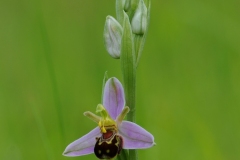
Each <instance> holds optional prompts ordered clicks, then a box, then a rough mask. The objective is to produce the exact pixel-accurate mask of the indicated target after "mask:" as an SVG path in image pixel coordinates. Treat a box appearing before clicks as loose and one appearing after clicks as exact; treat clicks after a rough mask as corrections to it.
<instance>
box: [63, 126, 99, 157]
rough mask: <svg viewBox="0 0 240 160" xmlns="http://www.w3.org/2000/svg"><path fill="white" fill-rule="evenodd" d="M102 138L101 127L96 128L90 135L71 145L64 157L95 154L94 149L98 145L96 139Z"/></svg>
mask: <svg viewBox="0 0 240 160" xmlns="http://www.w3.org/2000/svg"><path fill="white" fill-rule="evenodd" d="M100 136H101V133H100V129H99V127H97V128H94V129H93V130H92V131H90V132H89V133H88V134H86V135H84V136H83V137H81V138H79V139H77V140H76V141H74V142H72V143H71V144H69V145H68V146H67V148H66V149H65V151H64V152H63V155H64V156H69V157H75V156H82V155H86V154H91V153H93V152H94V150H93V149H94V146H95V143H96V137H100Z"/></svg>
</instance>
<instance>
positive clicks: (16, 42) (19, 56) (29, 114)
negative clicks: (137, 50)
mask: <svg viewBox="0 0 240 160" xmlns="http://www.w3.org/2000/svg"><path fill="white" fill-rule="evenodd" d="M239 6H240V1H239V0H229V1H225V0H210V1H209V0H195V1H193V0H182V1H176V0H160V1H159V0H152V10H151V23H150V28H149V33H148V37H147V41H146V45H145V48H144V51H143V54H142V58H141V61H140V64H139V67H138V71H137V110H136V111H137V122H138V123H139V124H140V125H142V126H143V127H144V128H146V129H147V130H148V131H150V132H151V133H152V134H153V135H154V136H155V141H156V143H157V145H156V146H155V147H153V148H150V149H147V150H139V157H140V160H144V159H149V160H157V159H162V160H238V159H240V124H239V122H240V116H239V113H240V44H239V43H240V18H239V17H240V10H239ZM107 15H112V16H115V1H113V0H101V1H99V0H33V1H31V0H1V1H0V159H1V160H32V159H37V160H45V159H47V160H67V159H69V160H70V159H79V160H80V159H85V160H90V159H96V158H95V156H94V155H87V156H84V157H76V158H68V157H63V156H62V152H63V150H64V149H65V147H66V146H67V145H68V144H69V143H70V142H72V141H73V140H75V139H77V138H79V137H81V136H82V135H84V134H86V133H87V132H88V131H90V130H91V129H92V128H93V127H95V126H96V124H94V123H93V122H92V121H90V120H89V119H87V118H86V117H84V116H83V112H84V111H87V110H89V111H92V112H94V111H95V108H96V106H97V104H98V103H100V102H101V88H102V79H103V76H104V73H105V71H108V75H109V76H115V77H117V78H119V79H120V80H122V76H121V69H120V62H119V60H115V59H112V58H111V57H110V56H109V55H108V54H107V52H106V50H105V48H104V45H103V36H102V35H103V26H104V23H105V17H106V16H107Z"/></svg>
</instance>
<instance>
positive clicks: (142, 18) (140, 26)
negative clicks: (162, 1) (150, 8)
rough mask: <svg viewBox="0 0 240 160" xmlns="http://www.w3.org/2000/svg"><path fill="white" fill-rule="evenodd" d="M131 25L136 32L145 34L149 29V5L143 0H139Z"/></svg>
mask: <svg viewBox="0 0 240 160" xmlns="http://www.w3.org/2000/svg"><path fill="white" fill-rule="evenodd" d="M131 25H132V31H133V33H135V34H144V33H145V31H146V29H147V7H146V5H145V4H144V2H143V0H139V3H138V7H137V9H136V11H135V13H134V15H133V18H132V23H131Z"/></svg>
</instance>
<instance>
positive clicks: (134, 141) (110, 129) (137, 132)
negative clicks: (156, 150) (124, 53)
mask: <svg viewBox="0 0 240 160" xmlns="http://www.w3.org/2000/svg"><path fill="white" fill-rule="evenodd" d="M96 112H97V113H99V114H100V116H97V115H95V114H93V113H92V112H89V111H87V112H85V113H84V115H85V116H87V117H88V118H90V119H91V120H93V121H94V122H96V123H97V124H98V126H97V127H96V128H94V129H93V130H92V131H90V132H89V133H87V134H86V135H84V136H83V137H81V138H79V139H77V140H75V141H74V142H72V143H71V144H69V145H68V146H67V147H66V149H65V151H64V152H63V155H64V156H69V157H75V156H82V155H87V154H91V153H95V155H96V156H97V157H98V158H99V159H112V158H114V157H115V156H117V155H118V154H119V153H120V152H121V150H122V149H144V148H149V147H152V146H153V145H154V144H155V143H154V137H153V135H152V134H151V133H149V132H148V131H146V130H145V129H144V128H142V127H141V126H139V125H137V124H136V123H133V122H129V121H125V120H124V117H125V116H126V114H127V113H128V112H129V107H125V95H124V89H123V87H122V84H121V83H120V81H119V80H118V79H117V78H115V77H113V78H110V79H108V81H107V82H106V84H105V86H104V92H103V104H99V105H98V106H97V109H96Z"/></svg>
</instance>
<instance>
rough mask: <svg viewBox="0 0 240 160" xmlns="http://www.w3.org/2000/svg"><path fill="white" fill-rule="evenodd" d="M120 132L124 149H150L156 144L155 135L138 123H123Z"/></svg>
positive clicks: (119, 128)
mask: <svg viewBox="0 0 240 160" xmlns="http://www.w3.org/2000/svg"><path fill="white" fill-rule="evenodd" d="M118 130H119V135H121V136H122V137H123V148H124V149H140V148H149V147H152V146H153V145H154V144H155V143H154V137H153V135H152V134H151V133H149V132H148V131H146V130H145V129H144V128H142V127H141V126H139V125H137V124H136V123H133V122H129V121H123V122H122V123H121V124H120V126H118Z"/></svg>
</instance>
